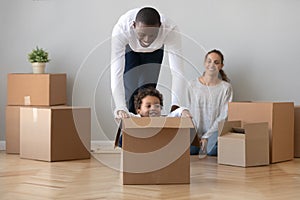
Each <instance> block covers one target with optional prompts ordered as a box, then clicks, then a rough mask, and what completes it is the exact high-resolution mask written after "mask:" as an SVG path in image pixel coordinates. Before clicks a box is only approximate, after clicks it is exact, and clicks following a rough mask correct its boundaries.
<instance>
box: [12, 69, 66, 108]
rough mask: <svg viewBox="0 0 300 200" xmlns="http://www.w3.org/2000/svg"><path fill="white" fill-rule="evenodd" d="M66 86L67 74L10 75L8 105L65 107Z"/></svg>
mask: <svg viewBox="0 0 300 200" xmlns="http://www.w3.org/2000/svg"><path fill="white" fill-rule="evenodd" d="M66 84H67V80H66V74H8V76H7V105H19V106H21V105H31V106H52V105H64V104H66V103H67V93H66V91H67V89H66V87H67V86H66Z"/></svg>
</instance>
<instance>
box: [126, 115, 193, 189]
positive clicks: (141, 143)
mask: <svg viewBox="0 0 300 200" xmlns="http://www.w3.org/2000/svg"><path fill="white" fill-rule="evenodd" d="M191 128H193V123H192V121H191V119H190V118H171V117H151V118H149V117H141V118H137V117H133V118H127V119H123V120H122V132H123V140H122V142H123V143H122V147H123V151H122V162H123V165H122V166H123V184H186V183H190V129H191Z"/></svg>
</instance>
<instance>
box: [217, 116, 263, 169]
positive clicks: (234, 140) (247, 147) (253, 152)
mask: <svg viewBox="0 0 300 200" xmlns="http://www.w3.org/2000/svg"><path fill="white" fill-rule="evenodd" d="M218 163H219V164H225V165H234V166H241V167H250V166H259V165H268V164H269V132H268V123H267V122H261V123H248V124H242V122H241V121H223V122H220V124H219V137H218Z"/></svg>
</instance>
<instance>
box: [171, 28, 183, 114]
mask: <svg viewBox="0 0 300 200" xmlns="http://www.w3.org/2000/svg"><path fill="white" fill-rule="evenodd" d="M166 51H167V53H168V55H169V64H170V70H171V74H172V107H171V111H174V110H175V109H177V108H179V107H180V105H182V104H183V97H184V88H185V87H184V86H185V79H184V69H183V60H182V49H181V35H180V33H179V30H178V28H177V27H175V28H174V29H173V30H172V31H171V32H170V33H169V35H168V37H167V38H166Z"/></svg>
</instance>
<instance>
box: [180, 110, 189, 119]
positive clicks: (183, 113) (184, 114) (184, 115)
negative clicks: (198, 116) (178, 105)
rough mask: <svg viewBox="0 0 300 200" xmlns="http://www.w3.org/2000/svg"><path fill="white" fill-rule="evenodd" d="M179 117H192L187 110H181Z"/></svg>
mask: <svg viewBox="0 0 300 200" xmlns="http://www.w3.org/2000/svg"><path fill="white" fill-rule="evenodd" d="M181 117H190V118H192V115H191V113H190V112H189V111H188V110H183V111H182V113H181Z"/></svg>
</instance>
